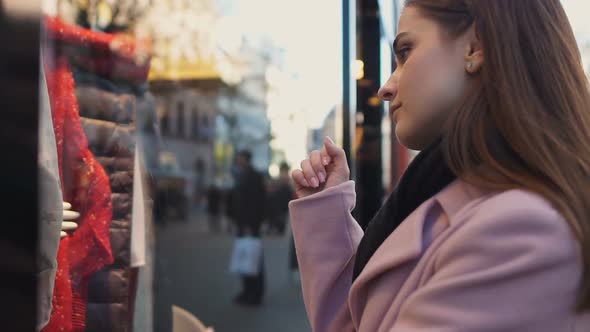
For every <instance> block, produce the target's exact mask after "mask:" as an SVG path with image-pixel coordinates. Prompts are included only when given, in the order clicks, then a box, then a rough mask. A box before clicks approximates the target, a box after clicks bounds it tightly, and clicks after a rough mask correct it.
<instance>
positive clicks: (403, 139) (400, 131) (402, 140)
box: [395, 122, 426, 150]
mask: <svg viewBox="0 0 590 332" xmlns="http://www.w3.org/2000/svg"><path fill="white" fill-rule="evenodd" d="M407 129H408V128H405V127H404V126H403V123H400V122H398V123H397V124H396V126H395V136H396V138H397V141H398V142H399V144H401V145H402V146H403V147H405V148H407V149H411V150H422V149H424V147H425V145H426V144H424V142H422V141H423V140H424V137H420V136H419V135H416V134H414V135H412V133H411V132H409V131H408V130H407Z"/></svg>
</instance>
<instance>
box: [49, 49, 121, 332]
mask: <svg viewBox="0 0 590 332" xmlns="http://www.w3.org/2000/svg"><path fill="white" fill-rule="evenodd" d="M44 65H45V71H46V77H47V87H48V90H49V99H50V103H51V112H52V117H53V125H54V130H55V138H56V143H57V152H58V160H59V170H60V176H61V180H62V190H63V196H64V197H63V198H64V201H67V202H70V203H71V204H72V209H73V210H74V211H77V212H79V213H80V218H79V219H78V221H77V222H78V225H79V227H78V229H77V230H76V231H75V232H74V233H73V235H71V236H68V237H65V238H64V239H62V240H61V242H60V247H59V250H58V254H57V265H58V270H57V273H56V281H55V287H54V294H53V300H52V302H53V310H52V312H51V319H50V321H49V324H48V325H47V326H46V327H45V328H44V329H43V331H45V332H52V331H84V327H85V319H86V296H87V284H88V278H89V277H90V275H92V274H93V273H95V272H96V271H98V270H100V269H101V268H103V267H104V266H107V265H109V264H111V263H112V261H113V256H112V252H111V246H110V241H109V225H110V222H111V218H112V203H111V188H110V184H109V178H108V177H107V175H106V173H105V171H104V169H103V168H102V166H101V165H99V163H98V162H97V161H96V160H95V159H94V156H93V155H92V153H91V152H90V150H89V149H88V141H87V138H86V135H85V134H84V131H83V129H82V124H81V122H80V115H79V109H78V103H77V101H76V96H75V93H74V79H73V76H72V72H71V69H70V66H69V64H68V62H67V60H66V58H65V57H61V56H56V55H55V54H54V53H52V52H51V50H50V49H47V50H46V53H45V54H44Z"/></svg>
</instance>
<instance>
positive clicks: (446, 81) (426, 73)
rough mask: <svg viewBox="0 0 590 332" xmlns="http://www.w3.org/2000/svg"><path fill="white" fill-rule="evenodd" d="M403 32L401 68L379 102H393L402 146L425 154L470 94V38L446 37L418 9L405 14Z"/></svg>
mask: <svg viewBox="0 0 590 332" xmlns="http://www.w3.org/2000/svg"><path fill="white" fill-rule="evenodd" d="M398 31H399V33H398V35H397V37H396V42H395V43H394V47H395V48H394V50H395V53H396V62H397V68H396V70H395V71H394V72H393V74H392V75H391V77H390V78H389V80H388V81H387V82H386V83H385V85H383V86H382V87H381V89H379V97H380V98H381V99H382V100H384V101H389V102H390V114H391V116H392V120H393V121H394V122H395V123H396V129H395V130H396V135H397V138H398V141H399V142H400V143H401V144H402V145H404V146H406V147H408V148H410V149H414V150H421V149H423V148H424V147H426V146H427V145H428V144H430V143H431V142H433V141H434V140H435V139H436V138H437V137H438V136H440V135H441V134H442V129H443V127H444V124H445V121H446V119H447V118H448V117H449V115H450V114H451V112H452V111H453V110H454V109H455V108H456V107H457V105H458V103H459V102H460V101H461V98H462V97H463V95H464V93H465V90H466V88H467V85H468V82H469V76H468V73H467V71H466V66H467V62H466V49H467V47H468V44H469V38H467V37H465V36H464V37H459V38H456V39H452V38H449V37H446V36H445V34H444V31H443V30H442V28H441V27H440V26H439V25H438V24H437V23H435V22H434V21H433V20H431V19H429V18H427V17H425V16H424V15H423V14H422V13H421V12H420V11H419V10H418V9H416V8H414V7H407V8H405V9H404V10H403V12H402V15H401V17H400V20H399V26H398Z"/></svg>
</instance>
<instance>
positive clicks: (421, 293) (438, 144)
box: [290, 0, 590, 332]
mask: <svg viewBox="0 0 590 332" xmlns="http://www.w3.org/2000/svg"><path fill="white" fill-rule="evenodd" d="M398 30H399V33H398V35H397V38H396V40H395V43H394V49H395V54H396V61H397V68H396V70H395V72H394V73H393V74H392V76H391V77H390V79H389V80H388V81H387V83H386V84H385V85H384V86H383V87H382V88H381V89H380V91H379V96H380V97H381V99H383V100H384V101H388V102H389V103H390V111H391V116H392V118H393V120H394V121H395V123H396V135H397V138H398V140H399V141H400V142H401V143H402V144H403V145H405V146H406V147H408V148H412V149H417V150H422V151H421V153H420V154H419V155H418V156H417V157H416V158H415V159H414V161H413V162H412V164H411V165H410V166H409V168H408V170H407V171H406V173H405V174H404V177H403V178H402V179H401V181H400V183H399V185H398V186H397V188H396V189H395V191H394V192H393V193H392V195H391V196H390V197H389V198H388V199H387V202H386V203H385V205H384V206H383V208H382V209H381V210H380V211H379V213H378V214H377V216H376V217H375V218H374V220H373V221H372V222H371V223H370V225H369V226H368V228H367V229H366V230H365V232H363V230H362V229H361V228H360V227H359V226H358V224H357V223H356V222H355V220H354V219H353V218H352V216H351V214H350V211H351V210H352V209H353V208H354V204H355V191H354V182H352V181H349V169H348V167H347V163H346V156H345V154H344V151H343V150H342V149H341V148H339V147H337V146H336V145H334V143H333V142H332V141H330V140H329V139H327V140H326V142H325V146H324V148H323V149H322V151H313V152H312V153H311V155H310V157H309V159H306V160H304V161H303V162H302V163H301V170H297V171H294V172H293V174H292V177H293V179H294V181H295V183H296V185H297V187H296V191H297V197H298V199H297V200H294V201H292V202H291V203H290V211H291V219H292V224H293V225H292V226H293V232H294V236H295V242H296V248H297V254H298V258H299V264H300V271H301V276H302V285H303V293H304V299H305V305H306V309H307V312H308V316H309V319H310V322H311V325H312V328H313V330H314V331H316V332H320V331H334V332H345V331H363V332H365V331H366V332H374V331H395V332H407V331H433V332H434V331H436V332H446V331H448V332H455V331H465V332H477V331H489V332H492V331H494V332H495V331H498V332H500V331H502V332H505V331H518V332H527V331H530V332H561V331H590V315H589V314H588V309H590V178H589V176H590V144H589V142H590V93H589V92H588V91H589V90H588V82H587V80H586V77H585V75H584V71H583V69H582V64H581V59H580V53H579V51H578V49H577V46H576V41H575V39H574V35H573V33H572V29H571V27H570V25H569V22H568V19H567V17H566V14H565V12H564V10H563V8H562V6H561V4H560V2H559V0H494V1H490V0H407V1H406V4H405V8H404V10H403V13H402V15H401V18H400V21H399V29H398Z"/></svg>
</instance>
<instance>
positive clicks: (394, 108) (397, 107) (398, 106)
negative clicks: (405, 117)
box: [389, 103, 402, 118]
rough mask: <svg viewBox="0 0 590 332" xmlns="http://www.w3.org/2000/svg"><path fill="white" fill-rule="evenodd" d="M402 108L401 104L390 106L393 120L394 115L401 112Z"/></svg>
mask: <svg viewBox="0 0 590 332" xmlns="http://www.w3.org/2000/svg"><path fill="white" fill-rule="evenodd" d="M401 107H402V104H401V103H396V104H391V106H389V115H390V116H391V117H392V118H393V115H394V114H395V112H396V111H397V110H399V109H400V108H401Z"/></svg>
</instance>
